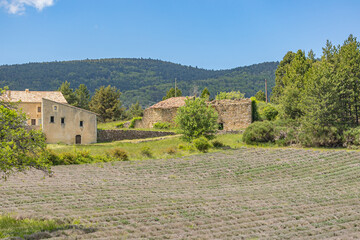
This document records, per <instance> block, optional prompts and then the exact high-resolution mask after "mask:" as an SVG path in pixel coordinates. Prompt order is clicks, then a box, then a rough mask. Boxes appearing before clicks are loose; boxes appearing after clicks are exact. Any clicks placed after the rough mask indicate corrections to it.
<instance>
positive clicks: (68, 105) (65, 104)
mask: <svg viewBox="0 0 360 240" xmlns="http://www.w3.org/2000/svg"><path fill="white" fill-rule="evenodd" d="M44 100H45V101H50V102H54V103H57V104H60V105H64V106H66V107H69V108H74V109H77V110H79V111H83V112H87V113H90V114H95V115H99V114H97V113H95V112H92V111H90V110H86V109H83V108H79V107H75V106H73V105H70V104H68V103H61V102H56V101H53V100H50V99H46V98H43V99H42V101H44Z"/></svg>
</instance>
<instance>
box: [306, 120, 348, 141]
mask: <svg viewBox="0 0 360 240" xmlns="http://www.w3.org/2000/svg"><path fill="white" fill-rule="evenodd" d="M299 141H300V143H301V145H303V146H306V147H339V146H342V145H343V137H342V134H341V132H340V131H339V129H337V128H336V127H329V126H319V125H315V124H312V123H303V124H302V126H301V131H300V133H299Z"/></svg>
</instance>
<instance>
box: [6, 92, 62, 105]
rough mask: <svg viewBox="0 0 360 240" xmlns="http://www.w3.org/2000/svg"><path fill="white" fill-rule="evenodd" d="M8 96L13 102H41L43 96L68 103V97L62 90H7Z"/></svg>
mask: <svg viewBox="0 0 360 240" xmlns="http://www.w3.org/2000/svg"><path fill="white" fill-rule="evenodd" d="M6 95H7V96H6V97H7V98H8V99H10V101H11V102H19V101H21V102H32V103H40V102H41V101H42V99H43V98H46V99H49V100H52V101H55V102H58V103H67V101H66V99H65V98H64V96H63V95H62V93H61V92H60V91H29V90H28V89H26V90H25V91H11V90H9V91H6Z"/></svg>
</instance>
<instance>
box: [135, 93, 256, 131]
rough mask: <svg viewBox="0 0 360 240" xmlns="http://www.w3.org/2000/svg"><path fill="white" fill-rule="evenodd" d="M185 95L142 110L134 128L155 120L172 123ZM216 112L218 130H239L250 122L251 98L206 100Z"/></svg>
mask: <svg viewBox="0 0 360 240" xmlns="http://www.w3.org/2000/svg"><path fill="white" fill-rule="evenodd" d="M186 98H187V97H173V98H169V99H166V100H164V101H161V102H158V103H156V104H155V105H153V106H151V107H149V108H147V109H145V110H144V116H143V118H142V120H141V121H138V122H137V123H136V125H135V127H136V128H152V127H153V125H154V124H155V123H157V122H169V123H172V124H174V119H175V117H176V113H177V110H178V108H179V107H182V106H184V105H185V100H186ZM207 104H209V105H211V106H212V107H213V108H215V110H216V111H217V112H218V115H219V117H218V123H219V129H220V130H226V131H231V130H239V129H243V128H246V127H248V126H249V125H250V124H251V122H252V117H251V100H250V99H241V100H213V101H211V102H207Z"/></svg>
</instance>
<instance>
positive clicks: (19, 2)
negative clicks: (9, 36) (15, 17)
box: [0, 0, 54, 14]
mask: <svg viewBox="0 0 360 240" xmlns="http://www.w3.org/2000/svg"><path fill="white" fill-rule="evenodd" d="M52 5H54V0H0V7H4V8H5V9H6V10H7V11H8V12H9V13H11V14H23V13H24V12H25V9H26V7H27V6H30V7H34V8H36V9H37V10H38V11H41V10H43V9H44V8H45V7H50V6H52Z"/></svg>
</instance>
